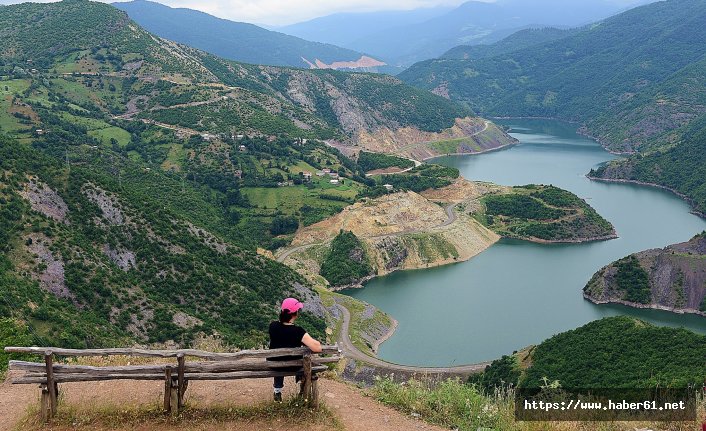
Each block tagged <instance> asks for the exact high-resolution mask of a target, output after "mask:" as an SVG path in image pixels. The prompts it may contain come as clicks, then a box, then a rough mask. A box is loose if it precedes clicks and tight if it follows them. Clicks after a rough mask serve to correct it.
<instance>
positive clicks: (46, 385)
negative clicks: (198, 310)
mask: <svg viewBox="0 0 706 431" xmlns="http://www.w3.org/2000/svg"><path fill="white" fill-rule="evenodd" d="M5 352H7V353H29V354H36V355H41V356H43V357H44V363H43V364H42V363H38V362H26V361H10V363H9V370H10V371H23V372H24V373H23V374H20V375H15V374H16V373H13V375H12V377H11V380H10V381H11V383H12V384H39V387H40V389H41V391H42V403H41V412H42V420H44V421H45V422H46V421H48V420H49V419H51V418H52V417H53V416H54V415H55V414H56V409H57V400H58V396H59V384H60V383H71V382H96V381H105V380H163V381H164V410H165V411H166V412H171V411H172V407H173V406H176V407H177V409H181V408H182V407H183V406H184V394H185V392H186V389H187V387H188V384H189V381H191V380H236V379H252V378H272V377H280V376H296V375H299V376H301V381H300V383H301V386H300V392H299V395H300V396H301V397H303V398H304V400H306V402H307V403H309V405H311V406H312V407H315V408H316V407H318V402H319V399H318V385H317V381H318V377H317V374H318V373H320V372H322V371H325V370H326V369H328V367H326V365H325V364H330V363H335V362H338V361H339V360H340V359H341V357H340V356H339V354H340V350H339V349H338V347H337V346H323V352H322V353H321V354H314V353H312V352H311V351H310V350H309V349H308V348H306V347H299V348H292V349H272V350H241V351H239V352H233V353H215V352H206V351H202V350H193V349H182V350H145V349H129V348H125V349H123V348H118V349H81V350H77V349H62V348H56V347H5ZM321 355H333V356H328V357H324V356H321ZM55 356H59V357H82V356H140V357H150V358H175V359H176V363H175V364H155V365H127V366H105V367H103V366H100V367H96V366H87V365H72V364H64V363H56V361H55ZM280 356H302V359H297V360H289V361H268V360H267V359H268V358H276V357H280ZM187 358H190V359H191V358H195V359H196V360H199V361H198V362H187ZM282 367H287V368H286V370H283V369H282ZM292 370H293V371H292Z"/></svg>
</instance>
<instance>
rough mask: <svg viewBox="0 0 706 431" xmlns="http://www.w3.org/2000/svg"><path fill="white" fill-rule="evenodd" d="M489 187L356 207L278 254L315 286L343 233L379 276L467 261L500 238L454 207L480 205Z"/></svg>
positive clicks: (459, 185)
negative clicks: (357, 245)
mask: <svg viewBox="0 0 706 431" xmlns="http://www.w3.org/2000/svg"><path fill="white" fill-rule="evenodd" d="M489 187H491V186H486V185H481V184H476V183H471V182H468V181H466V180H459V181H457V182H456V183H454V184H453V185H451V186H448V187H446V188H444V189H441V190H437V191H430V192H428V196H429V197H431V198H432V199H434V197H437V198H436V199H434V200H430V199H428V198H426V197H424V196H422V195H420V194H417V193H414V192H400V193H394V194H390V195H385V196H383V197H380V198H377V199H373V200H368V201H365V202H359V203H356V204H354V205H351V206H349V207H347V208H345V209H344V210H343V211H342V212H341V213H339V214H338V215H336V216H334V217H331V218H330V219H327V220H324V221H322V222H319V223H316V224H314V225H311V226H308V227H306V228H303V229H300V230H299V231H298V232H297V234H296V236H295V237H294V240H293V242H292V246H293V247H292V248H290V249H289V250H286V251H284V252H282V253H280V254H279V260H280V261H282V262H286V263H287V264H289V265H290V266H291V267H293V268H295V269H297V270H298V271H299V272H300V273H302V274H304V275H305V276H307V277H309V278H310V279H312V280H313V279H315V278H316V274H318V273H319V270H320V264H321V262H322V260H323V256H324V255H325V254H326V251H327V250H328V246H329V243H330V242H331V240H333V238H334V237H335V236H336V235H338V233H339V232H340V231H341V230H346V231H351V232H353V233H354V234H355V235H356V236H357V237H358V238H359V239H360V240H361V241H363V243H364V244H365V247H366V249H367V250H366V251H367V253H368V255H369V256H370V257H371V260H372V262H373V266H374V267H376V268H377V271H376V275H385V274H388V273H390V272H393V271H397V270H405V269H415V268H425V267H432V266H439V265H445V264H449V263H454V262H461V261H465V260H468V259H470V258H472V257H473V256H476V255H477V254H479V253H481V252H482V251H484V250H485V249H487V248H488V247H490V246H491V245H492V244H494V243H495V242H496V241H498V240H499V239H500V237H499V236H498V235H497V234H495V233H494V232H492V231H490V230H489V229H487V228H486V227H484V226H483V225H481V224H480V223H478V222H477V221H476V220H474V219H473V218H471V217H470V216H468V214H467V213H466V212H460V211H457V209H456V204H458V203H461V202H464V201H474V200H476V199H477V198H478V197H479V196H481V195H482V194H484V193H486V192H487V189H488V188H489ZM435 202H439V203H435ZM442 204H446V206H442Z"/></svg>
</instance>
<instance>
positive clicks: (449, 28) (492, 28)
mask: <svg viewBox="0 0 706 431" xmlns="http://www.w3.org/2000/svg"><path fill="white" fill-rule="evenodd" d="M621 8H622V7H621V6H620V5H618V4H617V3H615V2H611V1H608V0H599V1H595V0H579V1H573V2H572V3H571V8H567V7H565V3H564V2H561V1H559V0H540V1H532V2H526V1H521V0H503V1H497V2H494V3H486V2H479V1H469V2H466V3H463V4H461V5H460V6H458V7H457V8H454V9H453V10H451V11H448V12H447V13H445V14H443V15H440V16H436V17H433V18H430V19H428V20H426V21H423V22H417V23H411V24H406V25H400V26H395V27H391V28H387V29H382V30H379V31H377V32H375V33H373V34H367V35H361V36H360V37H359V38H358V39H356V40H354V41H351V42H347V43H345V44H343V46H345V47H347V48H351V49H356V50H360V51H363V52H369V53H371V54H373V55H378V56H380V57H382V58H385V59H388V62H389V63H390V64H392V65H395V66H402V67H407V66H409V65H411V64H413V63H415V62H417V61H420V60H425V59H429V58H435V57H438V56H440V55H442V54H443V53H444V52H446V51H447V50H449V49H451V48H453V47H455V46H457V45H461V44H463V45H477V44H489V43H493V42H496V41H498V40H501V39H503V38H504V37H506V36H509V35H510V34H512V33H514V32H515V31H517V30H519V29H523V28H528V27H545V26H558V27H576V26H580V25H584V24H588V23H590V22H592V21H595V20H598V19H602V18H605V17H607V16H610V15H612V14H614V13H617V12H619V11H620V10H621Z"/></svg>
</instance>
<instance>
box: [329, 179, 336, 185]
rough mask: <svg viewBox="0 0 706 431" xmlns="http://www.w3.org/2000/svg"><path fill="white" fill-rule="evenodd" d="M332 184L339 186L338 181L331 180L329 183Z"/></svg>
mask: <svg viewBox="0 0 706 431" xmlns="http://www.w3.org/2000/svg"><path fill="white" fill-rule="evenodd" d="M329 182H330V183H331V184H338V180H331V181H329Z"/></svg>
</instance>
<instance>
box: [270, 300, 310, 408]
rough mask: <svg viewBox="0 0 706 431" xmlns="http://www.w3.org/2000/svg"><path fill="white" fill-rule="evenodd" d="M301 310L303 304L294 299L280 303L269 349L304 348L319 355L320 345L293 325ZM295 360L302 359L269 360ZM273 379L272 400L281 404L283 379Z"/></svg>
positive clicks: (301, 329)
mask: <svg viewBox="0 0 706 431" xmlns="http://www.w3.org/2000/svg"><path fill="white" fill-rule="evenodd" d="M302 308H304V304H302V303H301V302H299V301H298V300H296V299H294V298H287V299H285V300H284V301H282V309H281V311H280V313H279V320H276V321H274V322H272V323H270V349H282V348H291V347H301V346H306V347H308V348H309V350H311V351H312V352H313V353H321V343H320V342H319V341H317V340H316V339H314V338H313V337H312V336H311V335H309V334H308V333H307V332H306V330H305V329H304V328H302V327H301V326H297V325H295V324H294V321H296V320H297V317H299V310H301V309H302ZM297 359H302V357H301V356H279V357H276V358H270V359H269V360H272V361H293V360H297ZM297 369H299V368H297ZM292 371H295V370H292ZM274 379H275V381H274V385H273V386H274V399H275V401H277V402H282V388H284V377H275V378H274ZM297 381H299V377H297Z"/></svg>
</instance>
